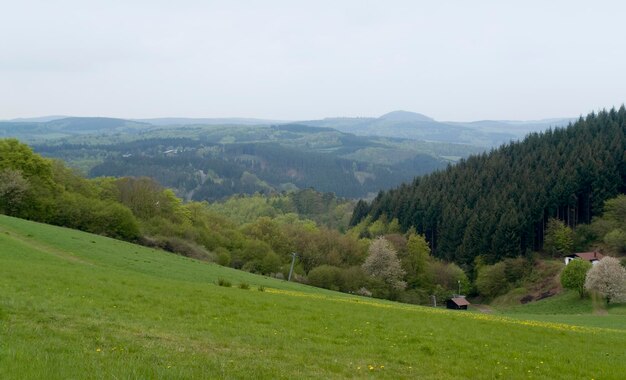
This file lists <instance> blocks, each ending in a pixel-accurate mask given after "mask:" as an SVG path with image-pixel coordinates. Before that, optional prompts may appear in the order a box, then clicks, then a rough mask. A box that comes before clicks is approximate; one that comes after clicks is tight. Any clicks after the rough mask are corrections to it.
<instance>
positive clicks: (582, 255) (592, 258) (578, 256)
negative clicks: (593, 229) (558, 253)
mask: <svg viewBox="0 0 626 380" xmlns="http://www.w3.org/2000/svg"><path fill="white" fill-rule="evenodd" d="M603 257H604V255H603V254H601V253H600V252H579V253H572V254H571V255H569V256H565V265H567V264H569V262H570V261H572V260H585V261H589V262H590V263H591V264H592V265H596V264H597V263H598V261H600V260H602V258H603Z"/></svg>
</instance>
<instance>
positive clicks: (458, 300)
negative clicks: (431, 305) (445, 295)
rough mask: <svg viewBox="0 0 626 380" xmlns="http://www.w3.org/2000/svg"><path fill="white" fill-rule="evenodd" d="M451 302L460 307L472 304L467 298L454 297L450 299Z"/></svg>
mask: <svg viewBox="0 0 626 380" xmlns="http://www.w3.org/2000/svg"><path fill="white" fill-rule="evenodd" d="M450 301H452V302H454V303H455V304H457V305H458V306H467V305H469V304H470V303H469V302H468V301H467V300H466V299H465V297H454V298H450Z"/></svg>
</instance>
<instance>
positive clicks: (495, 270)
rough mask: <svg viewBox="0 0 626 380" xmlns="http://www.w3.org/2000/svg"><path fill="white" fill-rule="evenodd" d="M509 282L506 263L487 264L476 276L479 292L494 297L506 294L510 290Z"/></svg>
mask: <svg viewBox="0 0 626 380" xmlns="http://www.w3.org/2000/svg"><path fill="white" fill-rule="evenodd" d="M508 285H509V284H508V283H507V280H506V264H505V263H503V262H499V263H497V264H494V265H485V266H483V267H482V268H480V270H479V271H478V276H477V277H476V288H477V289H478V293H480V294H481V295H483V296H485V297H487V298H494V297H496V296H499V295H500V294H504V293H506V292H507V290H508V287H509V286H508Z"/></svg>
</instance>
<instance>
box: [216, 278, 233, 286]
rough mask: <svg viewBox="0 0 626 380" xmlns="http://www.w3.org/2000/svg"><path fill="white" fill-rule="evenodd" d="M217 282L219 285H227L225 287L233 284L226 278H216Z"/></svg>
mask: <svg viewBox="0 0 626 380" xmlns="http://www.w3.org/2000/svg"><path fill="white" fill-rule="evenodd" d="M217 284H218V285H219V286H224V287H227V288H230V287H231V286H233V284H232V283H231V282H230V281H228V280H226V279H223V278H218V279H217Z"/></svg>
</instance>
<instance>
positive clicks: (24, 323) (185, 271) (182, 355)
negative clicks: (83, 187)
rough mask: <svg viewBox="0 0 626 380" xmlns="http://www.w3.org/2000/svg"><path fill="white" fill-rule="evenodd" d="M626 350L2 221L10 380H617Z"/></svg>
mask: <svg viewBox="0 0 626 380" xmlns="http://www.w3.org/2000/svg"><path fill="white" fill-rule="evenodd" d="M219 278H222V279H227V280H228V281H230V282H232V284H233V286H232V287H222V286H218V285H217V281H218V279H219ZM242 283H245V284H249V285H250V288H249V289H240V288H239V287H238V284H242ZM259 288H263V289H264V291H259V290H258V289H259ZM625 345H626V332H625V331H620V330H616V329H602V328H594V327H575V326H570V325H567V324H557V323H548V322H539V321H525V320H521V319H514V318H508V317H502V316H499V315H495V316H492V315H486V314H478V313H467V312H453V311H449V312H448V311H444V310H440V309H432V308H427V307H419V306H411V305H403V304H397V303H392V302H385V301H377V300H371V299H367V298H360V297H353V296H349V295H344V294H340V293H334V292H330V291H326V290H322V289H316V288H311V287H308V286H304V285H300V284H294V283H287V282H284V281H277V280H274V279H270V278H265V277H260V276H255V275H251V274H249V273H244V272H239V271H235V270H231V269H227V268H222V267H219V266H216V265H213V264H208V263H204V262H199V261H194V260H190V259H186V258H183V257H179V256H174V255H172V254H168V253H164V252H160V251H156V250H153V249H149V248H145V247H139V246H135V245H132V244H127V243H123V242H119V241H115V240H111V239H107V238H103V237H99V236H94V235H90V234H85V233H81V232H77V231H73V230H67V229H62V228H58V227H51V226H46V225H42V224H37V223H32V222H26V221H23V220H19V219H14V218H8V217H5V216H0V378H2V379H13V378H33V379H42V378H45V379H71V378H74V379H77V378H81V379H82V378H107V379H108V378H123V379H134V378H137V379H146V378H183V379H189V378H200V379H208V378H272V379H274V378H290V379H293V378H298V379H300V378H362V377H381V378H389V379H397V378H432V379H448V378H454V379H457V378H485V379H493V378H503V379H510V378H541V379H544V378H551V379H555V378H567V379H569V378H580V379H584V378H587V379H591V378H596V379H598V378H599V379H619V378H622V376H623V374H624V373H625V372H626V354H625V353H624V347H625ZM370 368H371V369H370Z"/></svg>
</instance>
